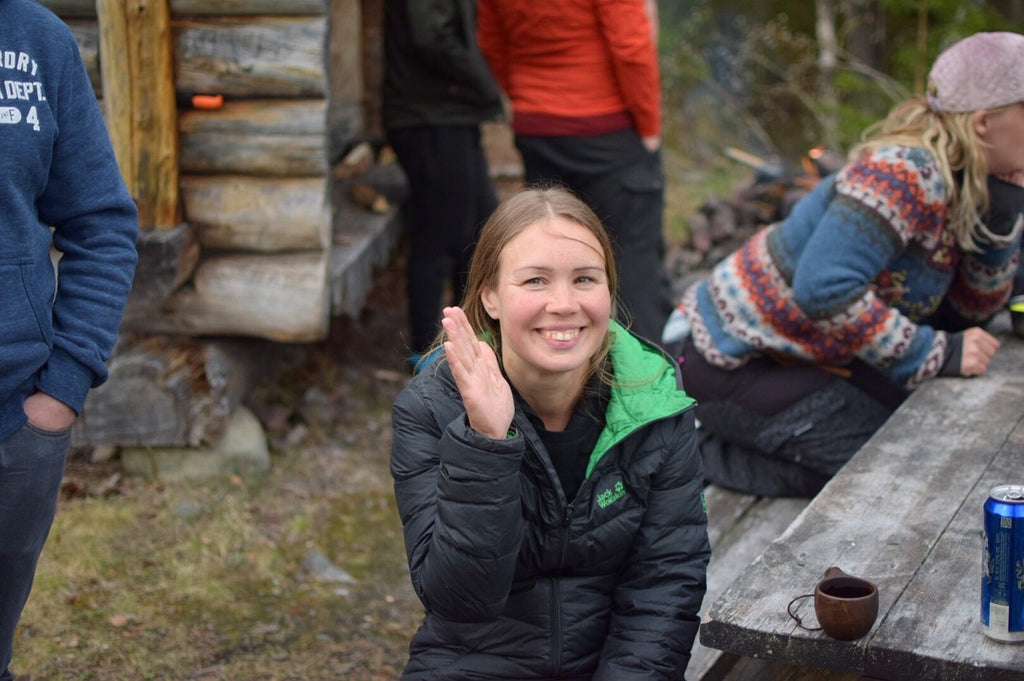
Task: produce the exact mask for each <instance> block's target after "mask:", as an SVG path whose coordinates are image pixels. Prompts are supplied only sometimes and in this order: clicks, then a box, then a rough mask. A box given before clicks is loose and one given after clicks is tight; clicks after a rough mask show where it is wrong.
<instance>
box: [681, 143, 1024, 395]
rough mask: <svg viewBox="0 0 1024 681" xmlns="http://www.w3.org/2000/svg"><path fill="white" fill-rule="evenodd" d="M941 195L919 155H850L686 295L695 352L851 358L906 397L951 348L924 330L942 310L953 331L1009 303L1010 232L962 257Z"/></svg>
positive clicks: (720, 361)
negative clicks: (950, 314)
mask: <svg viewBox="0 0 1024 681" xmlns="http://www.w3.org/2000/svg"><path fill="white" fill-rule="evenodd" d="M948 193H949V190H948V187H947V186H946V183H945V182H944V180H943V179H942V176H941V174H940V173H939V171H938V168H937V167H936V165H935V161H934V159H933V157H932V156H931V154H930V153H929V152H927V151H926V150H923V149H920V148H914V147H904V146H888V147H883V148H881V149H877V150H875V151H873V152H868V153H866V154H865V155H862V156H861V157H860V158H858V159H857V160H855V161H853V162H851V163H850V164H848V165H847V166H846V167H845V168H843V169H842V170H841V171H840V172H839V173H837V174H836V175H835V176H833V177H830V178H827V179H826V180H823V181H822V182H821V183H819V185H818V187H817V188H816V189H815V190H814V191H813V192H812V193H811V194H810V195H809V196H807V197H806V198H805V199H804V200H803V201H801V202H800V203H799V204H798V205H797V206H796V208H795V209H794V211H793V213H792V214H791V215H790V216H789V217H788V218H787V219H786V220H785V221H783V222H781V223H778V224H775V225H772V226H770V227H767V228H765V229H764V230H762V231H760V232H758V233H757V234H756V235H754V236H753V237H752V238H751V239H750V240H749V241H748V242H747V243H746V244H744V245H743V246H742V247H741V248H740V249H739V250H738V251H736V252H735V253H733V254H732V255H730V256H729V257H727V258H726V259H725V260H723V261H722V262H721V263H719V265H718V266H717V267H715V269H714V271H713V272H712V273H711V275H710V276H709V277H708V278H707V279H705V280H703V281H700V282H698V283H696V284H694V285H693V286H692V287H691V288H690V289H688V290H687V292H686V293H685V295H684V298H683V305H682V307H683V309H684V311H685V313H686V315H687V317H688V319H689V321H690V324H691V325H692V329H693V332H692V333H693V339H694V343H695V345H696V347H697V349H698V351H699V352H700V353H701V354H702V355H703V356H704V357H705V358H706V359H707V360H708V361H709V362H710V363H712V364H714V365H716V366H720V367H723V368H726V369H732V368H736V367H739V366H741V365H743V364H744V363H745V362H746V361H748V360H749V359H750V358H752V357H754V356H756V355H758V354H761V353H763V352H769V353H778V354H781V355H783V356H788V357H791V358H796V359H799V360H804V361H808V362H813V363H819V364H831V365H842V364H844V363H847V362H849V361H851V360H852V359H854V358H860V359H862V360H864V361H866V362H867V363H869V364H871V365H873V366H875V367H877V368H878V369H879V370H881V371H882V372H883V373H884V374H885V375H887V376H888V377H889V378H890V379H891V380H892V381H893V382H894V383H896V384H898V385H902V386H904V387H906V388H908V389H913V388H914V387H916V386H917V385H919V384H920V383H921V382H922V381H924V380H926V379H928V378H931V377H933V376H935V375H936V374H938V373H939V371H940V369H942V367H943V364H944V363H945V361H946V359H947V357H948V356H949V355H950V354H951V353H952V352H953V350H954V345H955V344H956V343H959V342H960V337H959V335H954V334H950V333H947V332H946V331H941V330H938V329H935V328H933V327H931V326H929V325H927V324H926V323H924V321H925V320H926V319H927V318H928V317H929V315H932V314H933V313H935V311H936V310H937V309H938V307H939V304H940V303H942V302H943V300H944V299H945V301H946V305H947V306H949V307H950V309H952V310H953V311H954V312H955V313H956V314H957V315H958V316H959V317H961V318H963V319H964V320H969V321H970V322H973V323H974V324H975V325H981V324H984V323H985V322H986V321H988V320H989V319H990V318H991V317H992V316H993V315H994V314H995V313H996V312H998V311H999V310H1000V308H1001V307H1002V306H1003V305H1004V304H1005V303H1006V300H1007V298H1008V296H1009V293H1010V288H1011V284H1012V279H1013V274H1014V272H1015V271H1016V267H1017V260H1018V255H1017V254H1018V250H1019V239H1020V234H1019V231H1020V230H1019V229H1015V230H1013V231H1012V233H1011V234H1010V235H1009V236H1008V237H1007V238H1005V239H1003V240H1002V241H1001V242H1000V243H994V244H984V245H983V250H982V251H981V252H978V253H974V252H964V251H963V250H962V249H961V248H959V246H958V245H957V243H956V239H955V237H954V235H953V233H952V230H951V229H950V227H949V225H948V221H947V211H946V203H947V197H948Z"/></svg>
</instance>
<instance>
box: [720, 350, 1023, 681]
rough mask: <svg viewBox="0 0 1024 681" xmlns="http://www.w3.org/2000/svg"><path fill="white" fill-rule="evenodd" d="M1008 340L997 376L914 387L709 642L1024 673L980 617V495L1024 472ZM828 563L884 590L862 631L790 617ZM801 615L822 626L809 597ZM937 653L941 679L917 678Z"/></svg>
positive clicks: (830, 662)
mask: <svg viewBox="0 0 1024 681" xmlns="http://www.w3.org/2000/svg"><path fill="white" fill-rule="evenodd" d="M1003 340H1004V345H1003V347H1002V348H1001V349H1000V351H999V353H997V355H996V358H995V359H994V361H993V366H992V368H991V371H990V372H989V374H987V375H986V376H983V377H979V378H974V379H939V380H935V381H930V382H928V383H927V384H925V385H923V386H922V387H921V388H919V389H918V390H917V391H915V393H914V394H913V395H912V396H911V397H910V398H909V399H908V401H907V402H906V403H905V404H904V406H903V407H901V408H900V409H899V410H898V411H897V412H896V413H895V414H894V415H893V416H892V418H890V419H889V421H888V422H887V423H886V424H885V425H884V426H883V427H882V428H881V429H880V430H879V431H878V433H876V435H875V436H874V437H873V438H872V439H871V440H869V441H868V442H867V443H866V444H865V446H864V447H863V448H862V449H861V451H859V452H858V453H857V455H856V456H855V457H854V458H853V459H852V460H851V461H850V462H849V463H848V464H847V465H846V466H845V467H844V468H843V470H842V471H841V472H840V473H839V474H838V475H836V477H835V478H834V479H833V480H832V481H831V482H830V483H829V484H828V485H827V486H826V488H825V489H824V490H822V492H821V493H819V495H818V496H817V497H816V498H815V499H814V500H813V501H812V502H811V504H810V505H809V506H808V507H807V509H806V510H805V511H804V512H803V514H801V515H800V516H799V517H798V518H797V519H796V521H795V522H794V523H793V524H792V525H791V526H790V527H789V529H788V530H787V531H786V533H784V534H783V535H782V536H781V537H779V539H778V540H776V541H775V542H773V543H772V544H771V545H770V546H769V547H768V548H767V549H766V550H765V551H764V552H763V553H762V554H761V555H760V556H759V557H758V558H757V559H756V560H755V561H754V563H753V564H752V565H751V566H750V567H749V568H748V569H747V570H746V572H745V573H744V574H743V575H742V576H741V577H740V578H739V579H737V580H736V581H735V582H734V583H733V584H732V585H731V586H730V587H729V589H728V590H727V591H726V592H725V593H724V594H723V595H722V597H721V598H719V599H718V600H717V601H716V602H715V603H714V604H713V605H712V606H711V608H710V609H709V611H708V614H707V616H706V617H705V621H704V623H703V625H702V627H701V642H702V643H704V644H705V645H709V646H712V647H715V648H720V649H723V650H727V651H729V652H732V653H736V654H741V655H749V656H753V657H760V658H766V659H774V660H778V661H783V662H790V663H795V664H805V665H813V666H819V667H825V668H830V669H840V670H848V671H854V672H858V673H867V670H870V672H871V675H873V676H878V677H879V678H892V679H903V678H936V679H941V678H950V679H956V680H957V681H961V680H967V679H972V678H978V679H981V678H985V679H986V680H987V679H995V678H1003V677H1002V676H996V675H995V674H998V673H1000V672H998V671H996V668H997V667H998V666H1003V667H1006V666H1009V667H1010V668H1016V669H1017V671H1013V672H1008V673H1011V676H1008V677H1006V678H1021V677H1022V672H1024V646H1013V645H1006V644H1000V643H996V642H993V641H990V640H989V639H988V638H987V637H985V636H983V635H982V634H981V633H980V632H979V631H978V627H977V624H976V621H977V618H978V598H979V595H978V586H979V583H980V555H981V547H980V541H979V538H978V537H979V532H980V530H981V504H982V503H983V501H984V497H985V494H987V490H988V488H989V487H991V486H992V485H994V484H997V483H999V482H1010V481H1018V480H1019V479H1020V477H1022V475H1024V466H1022V465H1021V463H1022V457H1021V454H1020V452H1021V450H1022V447H1021V443H1020V438H1021V433H1020V428H1021V426H1020V424H1021V419H1022V412H1024V343H1022V342H1021V341H1019V340H1017V339H1014V338H1004V339H1003ZM830 565H838V566H839V567H840V568H842V569H843V570H845V571H847V572H850V573H852V574H857V575H859V576H863V577H866V578H868V579H871V580H872V581H874V582H875V583H876V584H877V585H878V587H879V592H880V596H881V598H880V607H879V619H878V621H877V622H876V624H875V628H874V630H873V631H872V632H871V633H870V634H869V635H868V636H867V637H865V638H864V639H861V640H859V641H855V642H845V641H836V640H833V639H830V638H828V637H827V636H825V635H824V634H822V633H821V632H807V631H804V630H801V629H800V628H799V627H797V626H796V624H795V622H793V620H792V619H791V618H790V617H789V616H788V614H787V613H786V606H787V604H788V603H789V601H790V600H791V599H792V598H793V597H795V596H798V595H800V594H805V593H810V592H811V591H812V590H813V588H814V585H815V583H816V582H817V581H818V580H819V579H820V578H821V576H822V574H823V573H824V571H825V569H826V568H828V567H829V566H830ZM799 612H800V614H801V616H802V617H805V619H806V620H809V623H810V624H811V625H813V624H814V622H815V619H814V615H813V604H812V602H811V599H807V600H806V601H804V602H803V603H802V605H801V607H800V609H799ZM968 625H970V626H969V627H968ZM965 627H968V628H967V629H966V630H965ZM908 649H909V650H910V651H914V650H919V651H921V652H920V655H919V656H917V657H915V655H914V654H913V652H909V653H907V652H902V651H906V650H908ZM926 661H927V662H928V663H929V664H931V665H932V672H933V673H934V674H936V675H934V676H933V675H929V676H924V677H922V676H919V675H918V674H917V671H918V669H917V666H916V665H918V664H921V663H923V662H926ZM979 664H980V665H984V666H985V667H984V668H982V667H978V666H977V665H979ZM950 669H955V674H956V675H950V676H948V677H947V676H943V674H945V673H946V672H944V671H943V670H947V671H948V670H950ZM972 670H974V672H972ZM975 672H976V674H975ZM908 674H910V676H908ZM972 674H975V675H972Z"/></svg>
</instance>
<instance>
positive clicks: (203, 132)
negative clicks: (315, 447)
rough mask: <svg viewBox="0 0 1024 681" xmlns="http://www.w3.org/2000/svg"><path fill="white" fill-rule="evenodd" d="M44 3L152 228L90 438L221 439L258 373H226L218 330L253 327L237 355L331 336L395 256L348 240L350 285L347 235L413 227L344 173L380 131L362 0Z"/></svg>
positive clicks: (96, 402) (94, 408)
mask: <svg viewBox="0 0 1024 681" xmlns="http://www.w3.org/2000/svg"><path fill="white" fill-rule="evenodd" d="M42 4H44V5H46V6H47V7H49V8H50V9H51V10H52V11H54V13H56V14H57V15H58V16H60V17H61V18H62V19H64V21H66V22H67V23H68V25H69V26H70V27H71V30H72V32H73V34H74V35H75V38H76V40H77V41H78V43H79V47H80V51H81V53H82V56H83V60H84V62H85V65H86V69H87V71H88V73H89V77H90V80H91V81H92V83H93V86H94V88H95V89H96V93H97V97H98V98H99V99H100V100H101V103H102V105H103V110H104V116H105V118H106V119H107V124H108V128H109V129H110V132H111V138H112V141H113V143H114V147H115V153H116V154H117V157H118V162H119V164H120V166H121V169H122V174H123V176H124V177H125V180H126V183H127V184H128V186H129V189H130V191H131V192H132V195H133V197H134V198H135V199H136V202H137V203H138V205H139V214H140V228H141V239H140V243H139V252H140V262H139V267H138V270H137V274H136V280H135V285H134V287H133V292H132V296H131V299H130V300H129V304H128V307H127V309H126V312H125V317H124V322H123V324H122V329H121V330H122V342H121V343H120V344H119V348H118V352H117V353H116V354H115V357H114V359H113V361H112V363H111V380H110V381H109V382H108V385H107V386H104V388H105V389H104V390H97V391H94V393H93V394H92V395H90V398H89V400H88V401H87V405H86V413H85V414H83V418H82V419H80V421H79V424H78V425H77V426H76V430H75V432H74V433H73V441H75V442H76V444H114V445H120V444H133V445H143V446H195V445H196V444H197V443H211V442H215V441H216V440H217V439H218V438H219V437H220V435H221V434H222V431H223V429H224V423H225V420H226V419H227V418H228V416H229V415H230V412H231V411H232V407H233V405H234V404H236V403H237V401H238V400H240V399H241V391H239V390H238V389H237V388H236V386H235V385H234V384H237V383H239V382H241V383H244V382H245V381H244V380H242V378H241V377H242V376H243V374H244V373H245V372H244V371H243V370H242V369H240V368H238V367H234V368H233V369H232V371H231V372H229V375H228V378H227V379H225V380H220V379H219V378H218V377H217V376H214V375H212V373H211V372H216V371H219V370H218V369H217V368H216V367H218V366H220V365H222V364H223V362H220V361H211V357H214V358H217V357H221V356H222V355H223V354H224V353H223V351H221V350H220V348H221V343H222V342H223V341H220V340H214V338H218V337H219V338H224V337H234V338H236V339H238V340H239V341H240V342H241V344H240V345H231V346H230V347H231V348H232V351H233V352H237V351H238V348H239V347H244V345H245V340H246V339H250V340H258V341H262V340H271V341H275V342H288V343H297V342H308V341H317V340H322V339H324V338H325V337H326V336H327V332H328V329H329V328H330V318H331V316H332V314H334V313H335V312H337V311H339V308H340V311H342V312H346V313H352V312H354V311H357V310H358V307H359V305H360V304H361V301H360V300H356V298H358V297H359V296H361V295H362V293H360V291H361V292H365V289H366V288H368V284H367V283H365V282H363V281H362V279H365V278H367V275H366V270H368V269H370V268H371V267H372V264H370V263H369V262H361V261H362V260H374V261H376V262H378V263H379V262H381V261H383V260H386V258H387V255H388V254H387V253H386V252H385V253H383V254H382V253H381V248H382V246H380V245H378V244H373V249H375V250H373V251H372V252H369V253H366V252H364V250H359V249H349V250H350V251H351V252H348V251H345V252H343V253H342V256H341V257H342V259H343V260H345V261H349V260H353V261H355V263H354V264H355V265H357V266H358V267H355V268H353V271H355V270H357V269H359V268H362V269H361V271H362V272H363V274H362V275H361V277H360V281H358V282H351V284H352V285H351V286H350V287H349V288H346V289H345V290H344V291H339V283H338V282H339V280H341V279H342V278H343V277H342V276H341V275H342V274H343V273H339V271H338V266H337V265H336V264H334V263H332V261H335V260H337V259H338V257H337V252H338V249H339V247H340V248H342V249H345V248H347V247H348V244H349V243H354V242H356V241H357V240H359V239H360V238H362V236H363V235H365V234H367V233H370V232H374V231H375V230H376V231H379V229H380V225H379V224H378V223H379V221H380V220H381V219H390V220H392V221H394V222H397V221H395V220H394V217H395V215H394V213H395V211H394V210H392V209H390V208H389V209H388V213H389V215H388V216H384V217H382V216H380V215H379V214H377V213H374V212H373V211H372V210H369V209H364V208H360V207H358V206H355V205H353V204H352V202H351V201H350V200H349V199H348V197H349V195H350V189H351V187H350V186H349V185H350V183H351V182H352V181H353V179H352V178H341V179H339V178H337V177H334V176H332V173H331V170H330V168H331V165H332V162H333V160H334V159H338V158H341V157H342V156H344V154H345V153H346V152H348V151H349V150H350V149H351V148H352V147H353V146H354V145H355V144H356V142H357V141H359V138H365V137H366V130H365V117H364V104H365V101H364V100H365V97H364V88H363V82H364V70H365V68H366V67H365V65H364V62H363V60H364V50H365V49H366V46H365V44H364V40H363V38H362V36H363V32H364V27H365V25H366V22H365V21H364V18H363V16H362V0H328V1H326V2H325V0H291V1H290V2H287V3H282V2H280V0H132V1H131V2H130V3H128V2H126V0H42ZM197 96H199V97H202V98H203V99H200V98H197ZM392 245H393V243H390V242H388V243H387V244H386V245H385V246H384V247H383V248H384V250H385V251H388V250H389V249H390V247H391V246H392ZM350 276H351V275H350ZM129 339H130V340H129ZM243 354H244V353H243ZM182 377H189V380H184V379H183V378H182ZM197 377H200V378H202V379H203V380H198V379H197ZM147 381H148V382H150V383H151V385H149V386H148V388H146V389H143V388H142V387H141V386H142V385H143V384H144V383H146V382H147ZM125 386H131V391H130V392H131V394H133V395H136V396H138V399H135V400H134V401H133V400H132V399H131V398H128V399H127V401H126V398H125V394H124V388H125ZM169 395H171V396H173V400H171V399H169V398H168V396H169ZM161 405H164V406H163V407H161ZM168 405H170V406H168ZM211 405H216V407H217V408H216V409H212V408H210V406H211ZM130 407H133V408H134V409H131V408H130ZM133 413H134V414H135V416H134V417H133V416H131V415H132V414H133ZM140 416H141V417H142V418H140ZM114 417H116V418H114ZM151 417H152V418H151ZM158 422H159V423H158ZM126 424H130V428H131V433H130V435H129V434H126V428H128V427H129V426H128V425H126Z"/></svg>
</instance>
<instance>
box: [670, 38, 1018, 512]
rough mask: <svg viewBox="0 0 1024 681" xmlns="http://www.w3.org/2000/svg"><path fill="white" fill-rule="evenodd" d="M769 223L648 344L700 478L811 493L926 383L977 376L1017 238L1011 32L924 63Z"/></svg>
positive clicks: (1014, 263) (990, 351) (773, 492)
mask: <svg viewBox="0 0 1024 681" xmlns="http://www.w3.org/2000/svg"><path fill="white" fill-rule="evenodd" d="M868 133H869V134H868V135H867V136H866V138H865V141H863V142H862V143H861V144H859V145H858V146H857V147H856V148H854V149H853V150H852V152H851V154H850V157H849V160H848V162H847V164H846V165H845V166H844V167H843V168H842V169H841V170H839V171H838V172H837V173H835V174H834V175H832V176H829V177H827V178H825V179H824V180H823V181H822V182H820V183H819V184H818V186H817V187H816V188H815V190H814V191H813V192H812V193H811V194H809V195H808V196H806V197H805V198H804V199H803V200H801V201H800V202H799V203H798V204H797V205H796V206H795V207H794V209H793V211H792V213H791V214H790V215H789V216H788V217H787V218H786V219H785V220H784V221H782V222H780V223H777V224H774V225H771V226H769V227H767V228H765V229H764V230H762V231H760V232H758V233H757V234H755V235H754V236H752V237H751V238H750V239H749V240H748V241H747V242H746V243H745V244H744V245H742V246H741V247H740V248H739V249H738V250H737V251H736V252H734V253H733V254H731V255H730V256H728V257H726V258H725V259H724V260H723V261H722V262H720V263H719V264H718V265H717V266H716V267H715V268H714V270H713V271H712V272H711V274H710V275H709V276H708V277H707V278H706V279H704V280H702V281H699V282H696V283H695V284H693V285H691V287H690V288H688V289H687V290H686V292H685V293H684V294H683V298H682V301H681V303H680V305H679V306H678V309H677V311H676V312H675V313H674V315H673V318H672V319H670V321H669V324H666V330H668V329H669V328H670V327H671V328H672V329H680V328H682V329H686V332H685V333H684V334H678V333H676V335H675V337H672V338H663V339H662V340H663V343H664V344H666V346H668V345H671V346H672V347H674V348H677V349H678V350H679V352H680V353H681V358H680V359H681V362H682V373H683V382H684V385H685V386H686V390H687V392H688V393H689V394H691V395H692V396H693V397H695V398H696V399H697V401H698V407H697V418H698V420H699V422H700V424H701V427H700V431H699V432H700V433H701V453H702V456H703V460H704V467H705V478H706V480H707V481H708V482H713V483H715V484H719V485H722V486H725V487H729V488H732V489H736V490H740V491H744V492H748V493H753V494H760V495H770V496H812V495H814V494H816V493H817V491H818V490H819V489H820V488H821V487H822V486H823V485H824V484H825V483H826V482H827V481H828V479H829V478H830V477H831V476H832V475H833V474H835V473H836V472H837V471H838V470H839V468H840V467H842V465H843V464H844V463H845V462H846V461H847V460H849V458H850V457H851V456H853V454H854V453H855V452H856V451H857V450H858V449H859V448H860V446H861V445H862V444H863V443H864V442H865V441H866V440H867V439H868V438H869V437H870V436H871V435H872V434H873V433H874V432H875V430H877V429H878V427H879V426H881V425H882V423H883V422H884V421H885V420H886V419H887V418H888V417H889V415H890V414H891V413H892V411H893V410H894V409H895V408H896V407H897V406H898V405H899V404H900V402H901V401H902V400H903V399H904V398H905V397H906V396H907V395H908V394H909V392H910V391H912V390H914V389H915V388H916V387H917V386H919V385H921V383H923V382H924V381H928V380H931V379H933V378H936V377H940V376H977V375H980V374H983V373H985V372H986V371H987V370H988V366H989V362H990V360H991V359H992V356H993V355H994V354H995V352H996V350H997V348H998V347H999V341H998V340H997V339H996V338H995V337H993V336H992V335H991V334H989V333H988V332H987V331H985V329H984V326H985V325H986V323H987V322H988V321H990V320H991V318H992V317H993V316H994V315H995V314H996V313H997V312H999V311H1001V310H1002V309H1003V308H1004V307H1005V306H1006V305H1007V302H1008V300H1009V298H1010V296H1011V290H1012V288H1013V285H1014V278H1015V274H1016V273H1017V270H1018V262H1019V260H1020V244H1021V232H1022V230H1024V36H1021V35H1019V34H1016V33H1007V32H995V33H978V34H975V35H972V36H970V37H967V38H964V39H963V40H961V41H959V42H957V43H955V44H953V45H951V46H950V47H949V48H948V49H946V50H945V51H943V52H942V53H941V54H940V55H939V57H938V58H937V59H936V60H935V62H934V65H933V67H932V69H931V72H930V77H929V81H928V87H927V92H926V93H925V94H923V95H919V96H915V97H912V98H910V99H908V100H906V101H904V102H902V103H900V104H898V105H896V106H895V107H894V108H893V109H892V110H891V111H890V112H889V115H888V116H887V117H886V118H885V120H883V121H881V122H879V123H878V124H876V125H875V126H874V127H873V128H872V129H871V130H869V131H868Z"/></svg>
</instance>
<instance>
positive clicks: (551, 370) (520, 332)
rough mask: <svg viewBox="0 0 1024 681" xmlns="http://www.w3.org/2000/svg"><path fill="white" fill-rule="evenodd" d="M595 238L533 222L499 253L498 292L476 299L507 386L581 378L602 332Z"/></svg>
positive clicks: (603, 302)
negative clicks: (493, 329) (494, 337)
mask: <svg viewBox="0 0 1024 681" xmlns="http://www.w3.org/2000/svg"><path fill="white" fill-rule="evenodd" d="M605 266H606V265H605V257H604V253H603V252H602V250H601V245H600V243H599V242H598V240H597V238H596V237H595V236H594V235H593V234H592V233H591V232H590V231H589V230H588V229H587V228H585V227H583V226H581V225H579V224H577V223H575V222H572V221H571V220H566V219H564V218H558V217H555V218H547V219H544V220H541V221H539V222H535V223H533V224H532V225H530V226H529V227H527V228H526V229H525V230H523V231H522V232H520V233H519V234H518V235H517V236H516V237H515V238H514V239H512V240H511V241H509V243H508V244H507V245H506V246H505V248H504V250H503V251H502V253H501V259H500V265H499V268H498V278H497V285H496V286H495V287H493V288H490V287H489V288H485V289H484V291H483V293H482V294H481V301H482V302H483V305H484V309H485V310H486V311H487V314H489V315H490V316H491V317H492V318H493V319H496V320H498V322H499V324H500V327H501V347H502V362H503V364H504V366H505V371H506V372H507V373H508V375H509V378H511V379H512V382H513V383H516V382H517V380H521V381H532V380H538V379H541V380H543V379H544V378H546V377H551V375H553V374H562V375H564V374H569V373H572V372H579V373H580V377H581V380H582V379H583V378H584V377H585V375H586V372H587V368H588V364H589V361H590V358H591V356H593V355H594V353H596V352H597V351H598V350H599V349H600V347H601V343H602V342H603V340H604V337H605V334H607V332H608V322H609V319H610V317H611V292H610V291H609V288H608V276H607V272H606V269H605Z"/></svg>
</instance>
